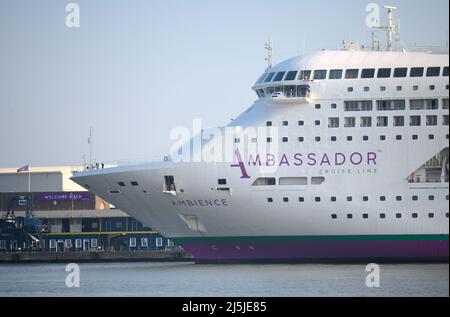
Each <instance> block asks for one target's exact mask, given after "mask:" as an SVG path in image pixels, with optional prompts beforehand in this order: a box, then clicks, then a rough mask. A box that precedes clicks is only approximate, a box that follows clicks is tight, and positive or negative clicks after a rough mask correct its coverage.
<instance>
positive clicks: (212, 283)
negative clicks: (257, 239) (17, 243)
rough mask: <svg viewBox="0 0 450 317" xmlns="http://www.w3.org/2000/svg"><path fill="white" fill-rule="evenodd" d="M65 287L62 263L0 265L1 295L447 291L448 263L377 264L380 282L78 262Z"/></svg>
mask: <svg viewBox="0 0 450 317" xmlns="http://www.w3.org/2000/svg"><path fill="white" fill-rule="evenodd" d="M80 270H81V272H80V273H81V274H80V280H81V285H80V288H76V289H75V288H67V287H66V284H65V279H66V275H67V274H68V273H66V272H65V264H7V265H0V297H4V296H21V297H23V296H176V297H180V296H194V297H195V296H237V297H245V296H256V297H262V296H268V297H269V296H270V297H272V296H275V297H278V296H288V297H291V296H446V297H448V296H449V266H448V264H428V265H424V264H411V265H404V264H402V265H381V287H380V288H376V289H375V288H368V287H366V285H365V280H366V276H367V274H368V273H366V272H365V266H364V265H318V264H307V265H305V264H299V265H197V264H193V263H93V264H80Z"/></svg>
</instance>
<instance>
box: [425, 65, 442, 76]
mask: <svg viewBox="0 0 450 317" xmlns="http://www.w3.org/2000/svg"><path fill="white" fill-rule="evenodd" d="M440 74H441V68H440V67H428V68H427V77H439V75H440Z"/></svg>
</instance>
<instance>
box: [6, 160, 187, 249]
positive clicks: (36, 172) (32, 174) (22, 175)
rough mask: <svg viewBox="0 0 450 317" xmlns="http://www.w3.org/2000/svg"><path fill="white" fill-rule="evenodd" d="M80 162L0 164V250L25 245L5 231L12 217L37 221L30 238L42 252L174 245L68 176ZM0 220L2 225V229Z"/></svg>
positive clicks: (74, 171)
mask: <svg viewBox="0 0 450 317" xmlns="http://www.w3.org/2000/svg"><path fill="white" fill-rule="evenodd" d="M82 169H83V167H79V166H62V167H28V166H27V167H25V168H22V169H17V168H0V252H11V251H20V250H25V249H27V245H26V244H25V242H24V241H23V239H21V238H20V237H18V235H17V234H15V233H13V232H11V231H8V230H6V229H5V228H6V226H5V224H6V222H7V221H8V220H11V219H12V218H14V219H15V217H17V218H22V217H23V218H26V217H29V216H30V215H28V212H27V209H30V208H31V214H32V217H33V218H35V219H38V220H39V223H40V226H39V230H37V232H36V234H34V235H33V236H32V237H31V235H27V236H30V238H31V239H32V242H33V244H34V245H35V250H39V251H47V252H83V251H84V252H88V251H162V250H167V249H175V248H178V247H176V246H174V244H173V243H172V242H171V241H170V240H168V239H166V238H164V237H163V236H161V235H160V234H158V233H157V232H155V231H153V230H152V229H151V228H148V227H145V226H144V225H143V224H142V223H140V222H139V221H137V220H135V219H133V218H132V217H130V216H129V215H127V214H126V213H124V212H123V211H121V210H118V209H116V208H115V207H114V206H112V205H111V204H109V203H108V202H107V201H105V200H103V199H102V198H100V197H97V196H95V195H93V194H92V193H89V192H87V191H86V190H85V189H84V188H82V187H80V186H79V185H77V184H76V183H74V182H72V181H71V180H70V177H71V176H72V175H73V174H74V173H76V172H77V171H80V170H82ZM2 223H3V229H2Z"/></svg>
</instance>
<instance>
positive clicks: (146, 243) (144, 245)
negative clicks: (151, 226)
mask: <svg viewBox="0 0 450 317" xmlns="http://www.w3.org/2000/svg"><path fill="white" fill-rule="evenodd" d="M141 247H143V248H147V247H148V238H141Z"/></svg>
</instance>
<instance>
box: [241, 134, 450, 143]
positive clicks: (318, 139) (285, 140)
mask: <svg viewBox="0 0 450 317" xmlns="http://www.w3.org/2000/svg"><path fill="white" fill-rule="evenodd" d="M445 138H446V139H447V140H448V139H449V135H448V134H446V135H445ZM353 139H354V138H353V136H351V135H349V136H347V138H346V140H347V141H353ZM379 139H380V141H387V137H386V135H380V136H379ZM395 139H396V140H397V141H401V140H403V135H401V134H398V135H396V136H395ZM411 139H412V140H414V141H418V140H419V135H417V134H413V135H411ZM434 139H435V135H434V134H429V135H428V140H434ZM337 140H338V137H337V136H331V137H330V141H331V142H337ZM362 140H363V141H369V136H368V135H364V136H363V137H362ZM281 141H282V142H283V143H288V142H289V138H288V137H283V138H281ZM314 141H316V142H321V141H322V138H321V137H320V136H316V137H314ZM234 142H235V143H241V139H240V138H236V139H235V140H234ZM251 142H253V143H257V142H258V139H257V138H252V139H251ZM266 142H267V143H271V142H273V138H267V139H266ZM298 142H305V137H302V136H301V137H298Z"/></svg>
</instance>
